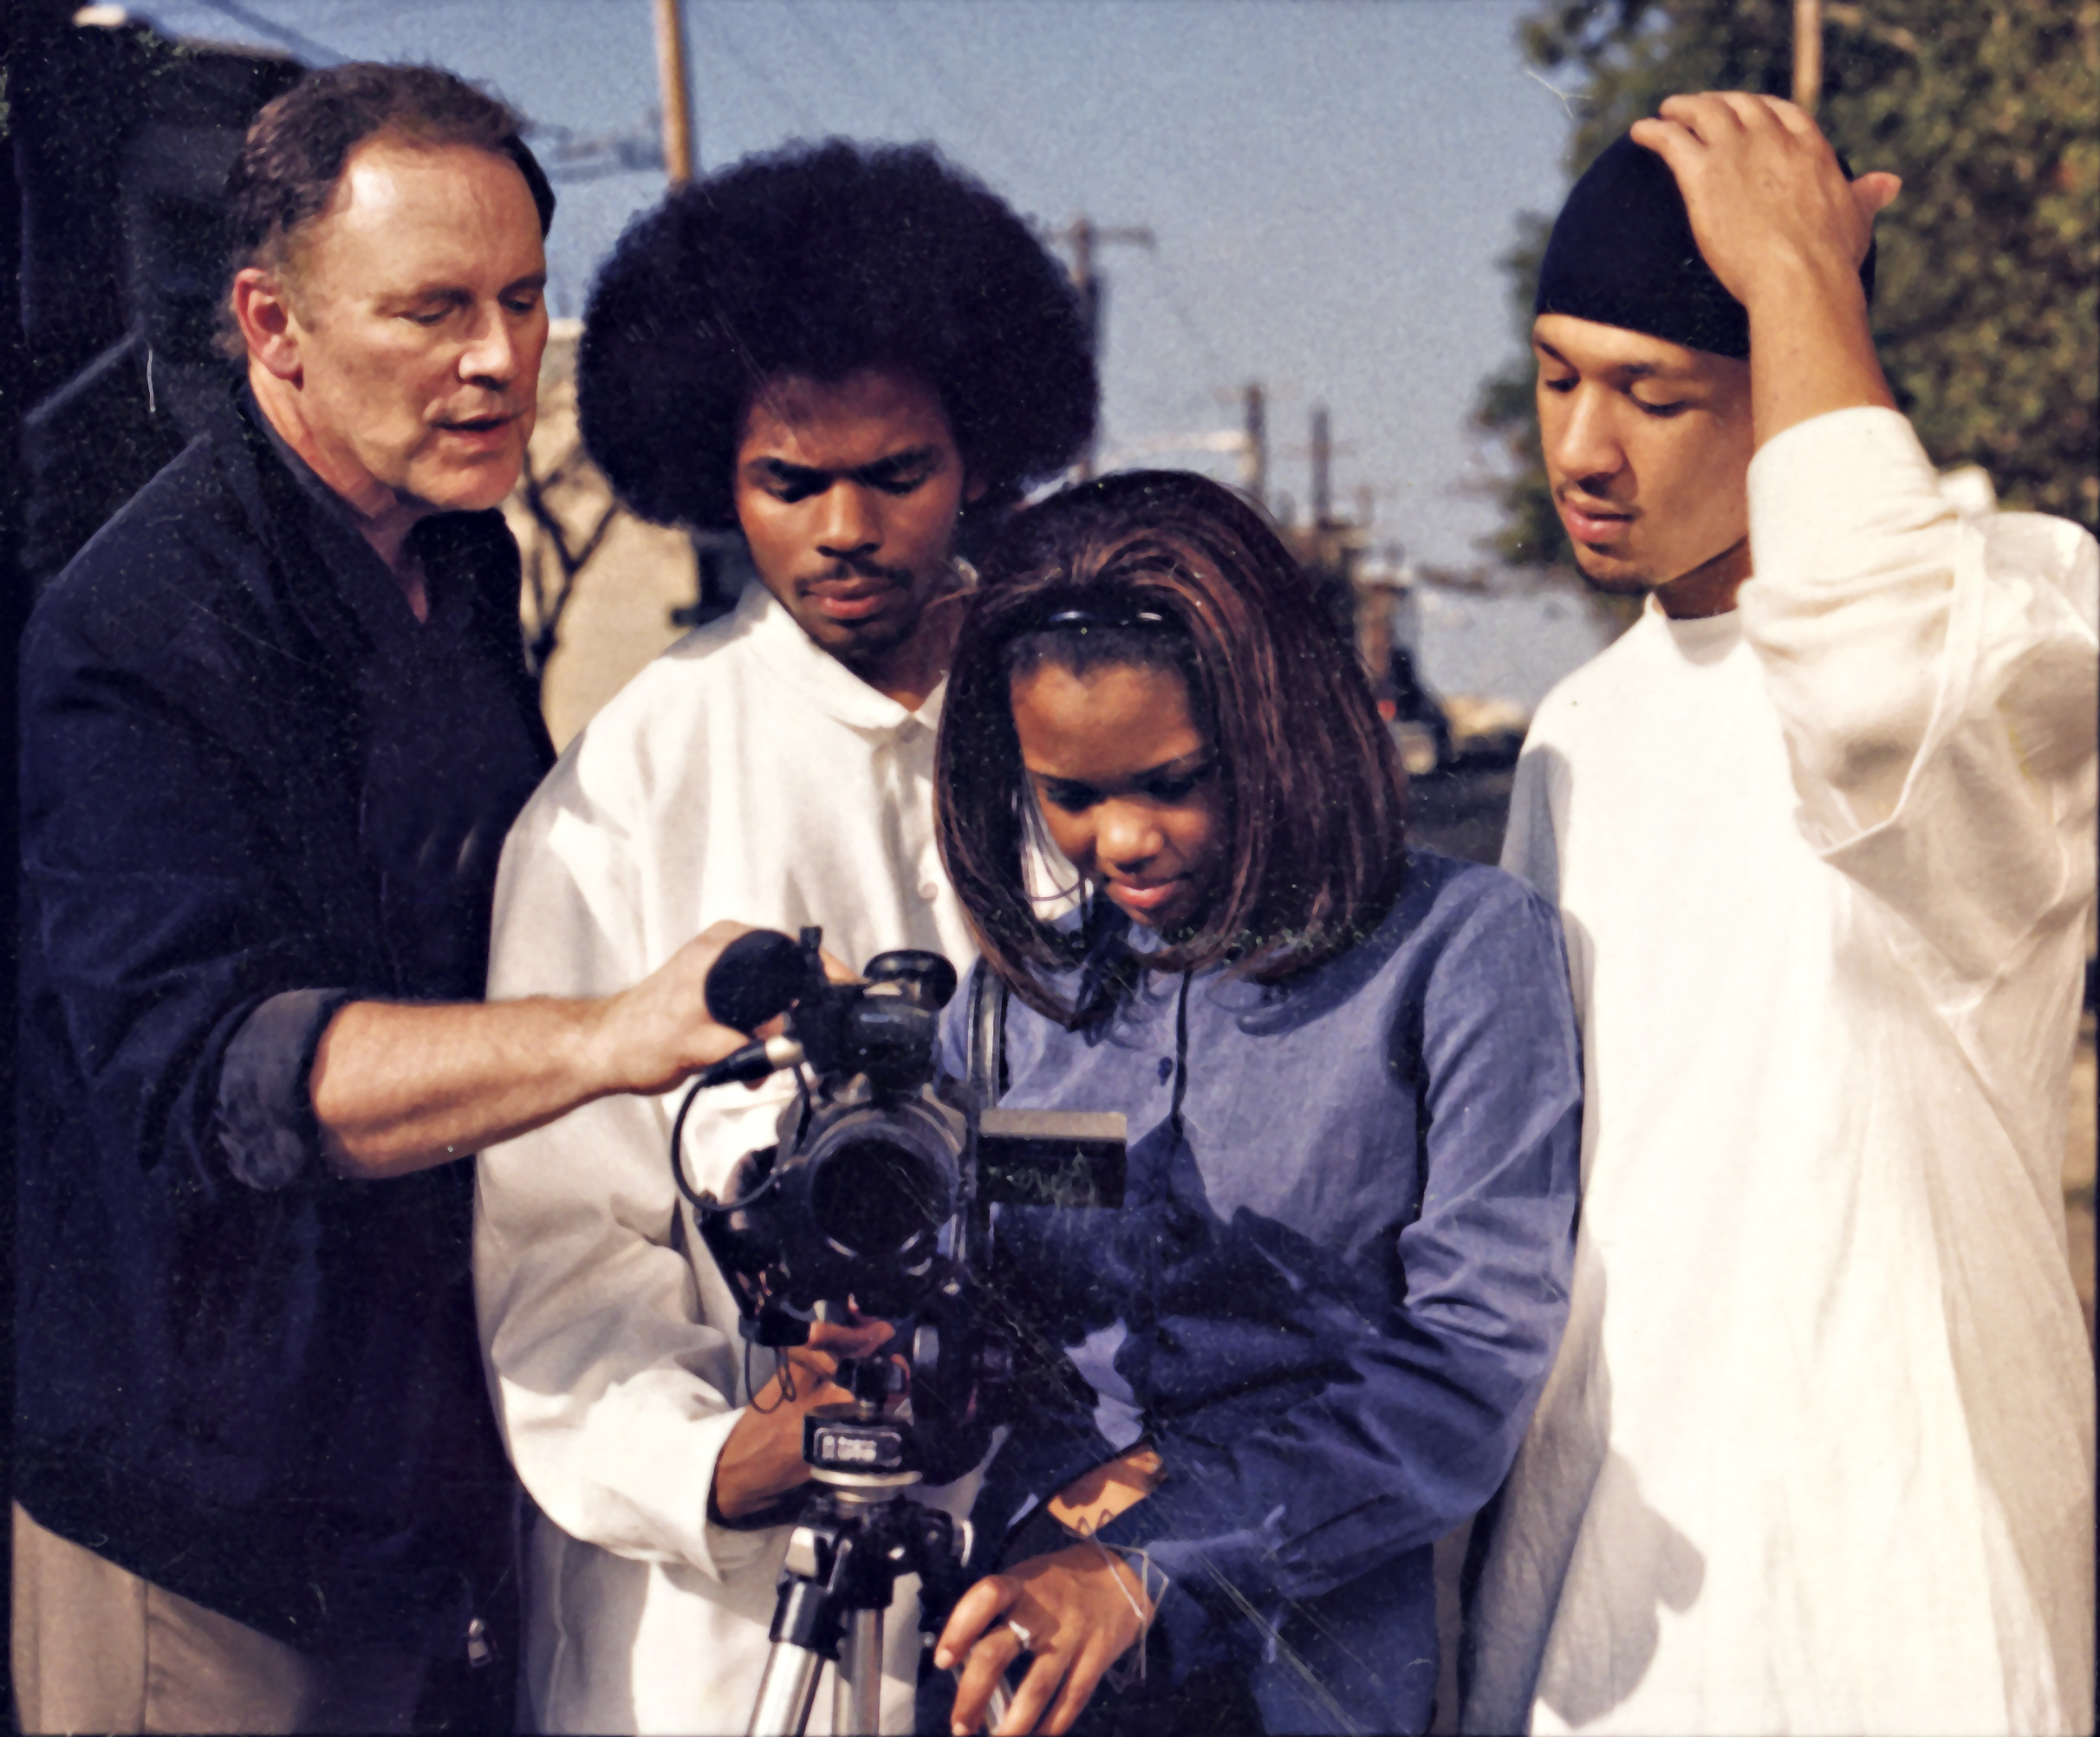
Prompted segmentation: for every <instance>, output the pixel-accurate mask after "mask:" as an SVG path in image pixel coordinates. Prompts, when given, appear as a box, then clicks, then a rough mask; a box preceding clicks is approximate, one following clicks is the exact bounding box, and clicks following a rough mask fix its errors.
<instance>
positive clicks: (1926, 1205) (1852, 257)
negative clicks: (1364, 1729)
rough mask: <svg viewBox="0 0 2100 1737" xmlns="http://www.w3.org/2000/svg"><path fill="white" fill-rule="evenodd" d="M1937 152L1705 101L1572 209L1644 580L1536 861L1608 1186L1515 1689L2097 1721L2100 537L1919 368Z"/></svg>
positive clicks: (1556, 477)
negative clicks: (2070, 1162)
mask: <svg viewBox="0 0 2100 1737" xmlns="http://www.w3.org/2000/svg"><path fill="white" fill-rule="evenodd" d="M1897 189H1898V183H1897V182H1896V180H1895V177H1893V176H1890V175H1885V174H1867V175H1863V176H1862V177H1860V178H1859V179H1857V180H1852V181H1848V180H1847V179H1846V176H1845V173H1844V171H1843V168H1842V167H1841V166H1840V165H1839V163H1838V161H1837V159H1836V157H1835V156H1834V155H1833V153H1832V152H1831V150H1830V146H1828V144H1826V143H1825V142H1824V139H1823V138H1822V136H1821V135H1820V133H1818V132H1817V129H1816V127H1815V125H1814V123H1813V122H1812V121H1811V120H1809V119H1808V117H1807V116H1806V115H1805V114H1803V113H1802V112H1801V111H1800V110H1799V109H1798V108H1796V107H1793V106H1792V105H1791V104H1789V103H1786V102H1784V101H1778V100H1775V99H1771V98H1764V97H1757V96H1746V95H1740V94H1727V95H1703V96H1693V97H1675V98H1672V99H1671V100H1670V101H1668V102H1666V103H1665V104H1664V105H1663V106H1662V109H1661V118H1660V119H1656V120H1644V121H1642V122H1641V123H1640V124H1639V125H1637V126H1636V127H1635V128H1634V129H1633V131H1632V133H1630V134H1629V136H1628V137H1627V138H1625V139H1622V140H1620V141H1619V142H1618V143H1617V144H1616V145H1615V146H1612V147H1611V148H1610V149H1609V150H1608V151H1607V152H1606V153H1604V154H1603V157H1601V158H1600V159H1598V161H1597V163H1596V166H1594V167H1593V168H1592V169H1591V170H1590V172H1589V173H1588V174H1587V175H1585V176H1584V177H1583V179H1582V181H1581V182H1579V183H1578V184H1577V187H1576V188H1575V190H1574V192H1572V194H1571V195H1570V198H1569V201H1568V205H1567V207H1566V209H1565V210H1564V211H1563V213H1562V215H1561V218H1560V219H1559V221H1558V223H1557V225H1556V227H1555V230H1554V232H1553V236H1552V239H1551V244H1549V247H1548V250H1547V254H1546V258H1545V261H1544V269H1543V271H1542V274H1541V282H1540V289H1539V297H1538V319H1537V322H1536V323H1535V325H1534V327H1533V329H1532V342H1533V346H1534V348H1535V351H1536V353H1537V356H1538V407H1539V419H1540V423H1541V428H1542V433H1543V434H1544V452H1545V459H1546V465H1547V471H1548V474H1549V477H1550V478H1551V483H1552V486H1553V491H1554V495H1555V498H1556V502H1557V505H1558V507H1559V511H1560V515H1561V520H1562V523H1563V524H1564V526H1565V528H1566V530H1567V531H1568V534H1569V537H1570V540H1571V541H1572V542H1573V543H1574V544H1575V547H1576V558H1577V561H1578V562H1579V563H1580V564H1581V566H1582V568H1583V571H1584V573H1585V574H1587V575H1588V576H1589V577H1590V579H1591V581H1592V582H1595V583H1596V584H1598V585H1599V586H1601V587H1603V589H1608V590H1615V591H1627V592H1640V593H1645V594H1646V595H1647V596H1648V603H1647V607H1646V609H1645V611H1644V613H1643V615H1642V618H1641V619H1640V621H1638V622H1637V623H1636V625H1635V627H1634V628H1632V629H1631V630H1630V631H1629V632H1628V634H1626V635H1625V636H1624V637H1623V638H1622V640H1621V641H1619V642H1618V643H1617V644H1616V645H1615V646H1613V647H1611V649H1610V650H1609V651H1608V652H1606V653H1605V654H1603V656H1601V657H1600V658H1598V659H1597V660H1596V661H1595V662H1593V663H1591V664H1590V665H1589V666H1588V667H1585V668H1583V670H1580V671H1578V672H1577V673H1576V674H1575V675H1574V676H1572V677H1570V679H1569V680H1567V681H1566V682H1564V683H1563V684H1562V686H1560V687H1559V688H1558V689H1557V690H1556V691H1555V693H1553V694H1552V695H1551V696H1550V697H1549V698H1548V699H1547V700H1546V701H1545V703H1544V705H1543V706H1541V707H1540V709H1539V712H1538V719H1537V720H1536V722H1535V723H1534V725H1533V726H1532V730H1531V738H1530V740H1529V741H1528V743H1527V745H1526V747H1525V755H1524V759H1523V761H1522V764H1521V767H1520V770H1519V773H1518V785H1517V791H1516V795H1515V797H1514V799H1513V802H1512V814H1511V824H1510V831H1509V836H1508V843H1507V847H1506V849H1505V855H1504V862H1505V867H1508V868H1511V869H1514V870H1516V871H1517V872H1518V873H1519V874H1521V875H1525V877H1526V878H1527V879H1529V880H1531V882H1534V883H1535V884H1537V885H1538V886H1539V887H1540V888H1542V889H1544V891H1545V892H1547V893H1548V895H1550V896H1552V897H1554V898H1556V899H1557V901H1559V903H1560V906H1561V908H1562V911H1563V913H1564V919H1565V921H1566V924H1567V932H1568V942H1569V953H1570V964H1571V967H1572V970H1573V973H1574V978H1575V988H1576V994H1577V1007H1578V1010H1579V1012H1580V1014H1581V1017H1582V1019H1583V1027H1584V1047H1585V1053H1586V1066H1587V1070H1588V1093H1589V1103H1588V1109H1587V1112H1586V1116H1587V1125H1586V1128H1585V1130H1584V1133H1585V1138H1584V1149H1583V1174H1584V1184H1585V1200H1584V1204H1583V1224H1582V1233H1581V1242H1580V1246H1579V1248H1578V1252H1577V1272H1576V1281H1575V1290H1574V1298H1573V1307H1572V1312H1571V1314H1570V1321H1569V1327H1568V1332H1567V1337H1566V1339H1565V1342H1564V1346H1563V1350H1562V1352H1561V1356H1560V1360H1559V1363H1558V1366H1557V1369H1556V1370H1555V1372H1554V1375H1553V1376H1552V1379H1551V1382H1550V1383H1549V1385H1548V1387H1547V1389H1546V1392H1545V1395H1544V1399H1543V1400H1542V1401H1541V1402H1540V1405H1539V1408H1538V1416H1537V1419H1536V1421H1534V1423H1533V1425H1532V1428H1531V1434H1530V1436H1529V1438H1528V1440H1527V1441H1526V1443H1525V1448H1524V1450H1523V1452H1522V1454H1520V1456H1519V1458H1518V1462H1517V1467H1516V1469H1515V1471H1514V1472H1513V1473H1512V1477H1511V1480H1510V1482H1509V1484H1508V1486H1507V1487H1505V1491H1504V1493H1503V1494H1502V1496H1501V1497H1500V1498H1499V1505H1498V1507H1497V1509H1496V1510H1495V1511H1494V1512H1493V1513H1492V1515H1491V1516H1490V1517H1488V1518H1487V1519H1484V1520H1483V1522H1482V1523H1481V1526H1480V1527H1479V1533H1478V1535H1477V1537H1476V1539H1475V1541H1474V1545H1473V1560H1472V1568H1473V1586H1472V1603H1471V1605H1470V1608H1469V1611H1468V1619H1469V1629H1468V1647H1467V1653H1468V1657H1467V1661H1466V1706H1465V1712H1464V1723H1465V1725H1466V1727H1467V1728H1469V1729H1473V1730H1479V1731H1496V1732H1507V1731H1513V1730H1524V1729H1528V1730H1534V1731H1548V1730H1552V1731H1560V1730H1570V1729H1579V1730H1583V1731H1585V1732H1589V1731H1669V1732H1680V1733H1681V1732H1738V1733H1739V1732H1750V1731H1779V1730H1786V1731H1842V1732H1850V1733H1861V1732H1880V1731H1885V1732H1916V1731H1923V1730H1959V1731H1964V1732H1986V1731H1988V1732H2014V1731H2019V1732H2040V1731H2051V1732H2053V1731H2068V1730H2073V1729H2082V1730H2089V1729H2090V1728H2091V1727H2090V1720H2091V1716H2092V1699H2091V1696H2092V1630H2093V1551H2092V1545H2093V1508H2092V1477H2093V1424H2092V1418H2093V1387H2092V1363H2091V1357H2090V1348H2089V1345H2088V1343H2087V1340H2086V1337H2085V1332H2084V1325H2083V1323H2082V1320H2081V1317H2080V1313H2079V1309H2078V1304H2077V1298H2076V1296H2075V1294H2074V1292H2073V1289H2072V1285H2071V1278H2070V1275H2069V1272H2068V1271H2067V1268H2066V1263H2065V1259H2064V1219H2063V1201H2062V1194H2061V1188H2060V1183H2059V1180H2058V1169H2059V1165H2060V1162H2061V1156H2062V1141H2063V1127H2064V1122H2063V1116H2064V1103H2065V1102H2066V1100H2067V1094H2068V1090H2069V1069H2070V1063H2071V1050H2072V1038H2073V1032H2074V1029H2075V1026H2076V1023H2077V1013H2078V980H2079V973H2080V966H2081V963H2082V960H2083V953H2084V929H2085V922H2086V919H2087V915H2088V914H2089V913H2090V910H2091V909H2092V902H2093V882H2094V842H2093V830H2092V828H2093V814H2094V762H2095V756H2094V740H2093V734H2094V732H2093V714H2094V705H2095V666H2096V659H2095V626H2094V620H2095V592H2096V583H2097V573H2096V551H2095V548H2094V544H2093V540H2092V538H2091V537H2089V536H2088V535H2086V534H2085V533H2084V531H2083V530H2079V529H2078V528H2077V527H2076V526H2073V525H2071V524H2064V523H2062V522H2059V521H2056V520H2051V519H2047V518H2043V517H2036V516H2033V515H2029V514H2021V513H1997V512H1992V511H1965V504H1964V503H1961V502H1959V501H1958V500H1957V498H1955V495H1954V493H1953V492H1952V491H1949V490H1947V488H1945V487H1943V485H1942V483H1941V478H1939V477H1938V476H1937V475H1936V474H1935V472H1934V469H1933V467H1932V465H1930V464H1929V462H1928V460H1927V459H1926V456H1925V453H1924V452H1923V451H1922V449H1921V447H1920V446H1919V444H1918V441H1917V439H1916V437H1915V434H1914V433H1912V431H1911V429H1910V427H1909V426H1908V424H1907V423H1906V422H1905V421H1904V420H1903V419H1902V417H1901V416H1900V415H1899V414H1897V413H1896V412H1895V407H1894V400H1893V399H1892V397H1891V394H1890V393H1889V387H1888V384H1887V382H1886V381H1885V380H1884V379H1883V377H1882V371H1881V368H1880V365H1879V363H1878V361H1876V355H1875V350H1874V343H1873V339H1872V335H1871V333H1870V330H1869V321H1868V297H1869V289H1870V285H1871V271H1870V268H1869V270H1868V271H1867V272H1865V273H1863V271H1862V270H1861V268H1862V264H1863V262H1865V261H1867V260H1868V259H1869V242H1870V229H1871V224H1872V221H1873V218H1874V216H1875V214H1876V212H1877V211H1879V210H1880V209H1881V208H1882V206H1883V205H1887V204H1888V203H1889V200H1890V199H1891V198H1894V197H1895V193H1896V192H1897Z"/></svg>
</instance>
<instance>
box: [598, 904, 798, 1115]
mask: <svg viewBox="0 0 2100 1737" xmlns="http://www.w3.org/2000/svg"><path fill="white" fill-rule="evenodd" d="M750 932H751V925H750V924H749V923H730V922H722V923H710V924H709V925H708V926H707V927H705V929H703V930H702V931H701V932H700V933H699V934H697V935H695V936H694V937H693V938H692V940H689V941H687V942H686V944H685V946H683V947H680V948H679V950H678V951H677V952H676V953H673V954H672V955H671V957H670V958H669V959H667V960H665V961H664V962H663V963H662V964H661V965H660V966H657V968H656V969H655V970H654V971H653V972H651V973H649V975H648V976H647V977H645V978H643V979H642V980H641V981H640V983H637V984H635V985H634V986H632V987H631V988H628V989H623V990H621V992H620V993H618V994H617V995H609V996H608V997H607V998H606V999H604V1000H603V1001H601V1002H600V1003H599V1004H598V1008H597V1019H596V1030H595V1031H594V1033H593V1040H594V1048H595V1051H596V1052H597V1055H598V1057H599V1067H600V1069H601V1077H604V1078H606V1079H608V1080H611V1081H616V1082H617V1084H616V1085H615V1086H614V1090H619V1091H632V1092H640V1093H643V1094H650V1093H655V1092H663V1091H669V1090H671V1089H672V1087H673V1086H675V1085H676V1084H678V1083H679V1081H680V1080H682V1079H685V1078H686V1077H687V1076H688V1075H691V1074H695V1073H698V1072H699V1070H701V1069H702V1068H704V1067H706V1066H707V1065H709V1064H711V1063H713V1062H718V1061H720V1060H721V1059H722V1058H723V1057H725V1056H727V1055H731V1054H732V1053H734V1052H735V1051H738V1050H739V1049H741V1048H742V1047H743V1046H744V1044H745V1043H746V1042H747V1041H748V1040H749V1038H751V1037H754V1036H767V1037H770V1036H771V1035H772V1033H773V1031H775V1029H777V1028H776V1027H774V1026H770V1025H769V1026H767V1027H766V1028H764V1031H762V1032H752V1033H746V1032H743V1031H734V1030H732V1029H731V1028H730V1027H729V1026H727V1025H717V1024H716V1023H715V1022H714V1020H712V1019H711V1018H708V1015H707V973H709V972H711V971H712V970H713V969H714V966H715V961H716V960H718V959H719V958H721V956H722V949H723V948H724V947H727V946H728V945H729V944H730V942H731V941H733V940H736V938H737V937H738V935H741V934H749V933H750Z"/></svg>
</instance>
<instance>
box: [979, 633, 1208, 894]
mask: <svg viewBox="0 0 2100 1737" xmlns="http://www.w3.org/2000/svg"><path fill="white" fill-rule="evenodd" d="M1012 701H1013V725H1014V731H1015V733H1016V734H1017V735H1018V736H1019V738H1020V741H1021V762H1022V764H1023V765H1024V767H1026V769H1027V771H1028V776H1029V780H1030V783H1031V784H1033V785H1034V786H1035V790H1036V800H1037V803H1038V804H1039V805H1040V807H1041V810H1042V814H1043V824H1044V826H1045V827H1046V828H1047V829H1049V832H1050V839H1051V842H1053V843H1055V844H1056V845H1057V849H1059V850H1061V851H1063V853H1064V855H1065V858H1066V860H1067V861H1069V862H1070V863H1071V864H1072V866H1073V867H1074V868H1075V869H1078V870H1079V872H1080V873H1081V874H1082V875H1085V876H1086V878H1087V879H1088V880H1089V881H1090V882H1094V883H1095V884H1096V886H1098V887H1099V888H1101V889H1102V891H1103V892H1105V893H1106V894H1107V895H1108V896H1109V898H1110V899H1112V900H1113V901H1115V903H1116V904H1117V905H1119V906H1120V907H1122V909H1123V910H1125V911H1127V912H1128V913H1129V914H1130V916H1131V917H1132V918H1133V919H1134V920H1135V921H1138V922H1141V923H1143V924H1145V925H1147V926H1148V927H1151V928H1155V929H1162V930H1169V931H1171V930H1175V929H1182V928H1187V927H1191V926H1192V925H1193V924H1194V923H1196V922H1198V921H1200V919H1201V917H1202V915H1203V913H1204V911H1205V910H1206V908H1207V907H1208V905H1209V903H1210V898H1211V894H1212V890H1213V886H1214V884H1215V882H1216V880H1217V876H1218V874H1219V869H1220V868H1221V867H1222V864H1223V861H1224V856H1225V850H1226V823H1225V804H1224V797H1223V783H1222V780H1221V779H1220V777H1219V773H1218V765H1217V756H1216V751H1215V746H1214V745H1213V742H1212V741H1211V738H1210V737H1209V735H1208V733H1207V732H1205V731H1204V730H1203V729H1202V728H1200V726H1199V725H1198V724H1197V723H1196V721H1195V719H1193V717H1192V716H1191V715H1190V712H1189V704H1188V687H1187V683H1185V682H1184V681H1183V680H1182V679H1181V677H1180V675H1179V674H1178V673H1176V672H1174V671H1173V670H1170V669H1156V668H1153V667H1148V666H1141V665H1135V664H1121V663H1119V664H1104V665H1102V666H1099V667H1096V668H1094V669H1090V670H1089V671H1088V672H1087V673H1085V674H1084V675H1075V674H1073V673H1071V671H1070V670H1068V669H1064V668H1062V667H1059V666H1057V664H1054V663H1053V664H1044V665H1043V666H1041V667H1037V668H1036V669H1033V670H1030V671H1029V672H1028V673H1026V674H1024V675H1021V676H1017V677H1016V678H1015V680H1014V683H1013V688H1012Z"/></svg>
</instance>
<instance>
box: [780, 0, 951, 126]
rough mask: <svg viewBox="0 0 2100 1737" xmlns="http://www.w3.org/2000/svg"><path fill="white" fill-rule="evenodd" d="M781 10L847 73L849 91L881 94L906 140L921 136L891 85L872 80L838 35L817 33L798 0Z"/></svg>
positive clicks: (783, 2)
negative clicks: (896, 98)
mask: <svg viewBox="0 0 2100 1737" xmlns="http://www.w3.org/2000/svg"><path fill="white" fill-rule="evenodd" d="M781 10H783V11H784V12H786V13H787V15H788V16H790V18H792V19H794V21H795V23H796V25H797V26H798V27H799V28H800V29H801V30H802V32H803V35H804V36H809V37H811V38H813V39H814V40H815V41H816V42H819V43H821V44H822V47H823V49H824V51H825V52H826V53H827V54H829V55H830V56H831V57H832V58H833V59H834V60H835V61H836V62H838V63H839V64H840V65H841V66H842V67H843V68H845V69H846V72H847V75H848V77H849V78H850V79H851V80H852V81H853V82H852V84H851V86H850V87H849V88H852V89H855V90H878V91H881V93H882V101H883V103H884V105H885V107H887V108H888V109H889V111H890V114H891V117H892V118H893V119H894V120H898V121H900V122H901V123H902V130H903V133H904V134H905V136H906V137H907V138H909V137H911V136H913V134H915V133H920V132H922V131H923V130H924V129H923V128H922V127H920V124H919V122H918V121H917V120H914V119H913V117H912V116H911V115H909V114H906V113H905V112H904V111H903V110H902V109H901V108H900V107H898V106H897V104H896V101H895V100H894V98H892V97H891V95H890V94H889V84H888V81H887V80H884V79H880V78H872V77H870V76H869V75H868V69H867V68H865V67H863V66H862V65H861V63H860V62H858V61H856V60H855V59H854V57H853V56H852V55H850V54H848V52H847V50H846V45H845V44H844V43H843V42H840V41H839V40H838V37H837V36H836V35H835V33H833V32H831V31H829V30H820V29H817V28H816V25H815V24H814V23H811V22H810V21H809V19H808V18H807V17H805V16H803V9H802V7H801V6H800V5H798V4H797V3H796V0H781Z"/></svg>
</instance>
